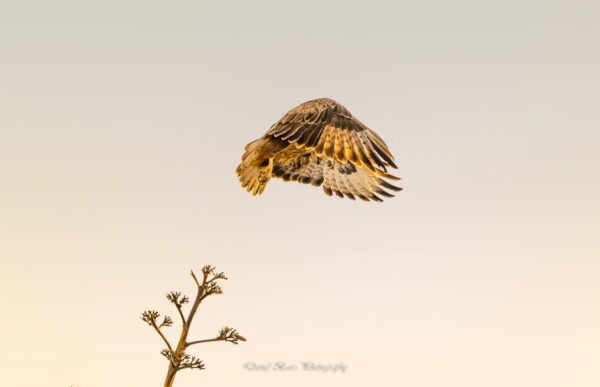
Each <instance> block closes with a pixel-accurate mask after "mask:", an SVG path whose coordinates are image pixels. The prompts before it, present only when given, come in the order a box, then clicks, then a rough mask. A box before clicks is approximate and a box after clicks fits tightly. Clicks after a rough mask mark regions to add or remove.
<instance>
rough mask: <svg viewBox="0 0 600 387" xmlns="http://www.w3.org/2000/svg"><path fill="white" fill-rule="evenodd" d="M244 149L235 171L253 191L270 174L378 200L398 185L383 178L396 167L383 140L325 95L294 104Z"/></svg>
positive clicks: (264, 183)
mask: <svg viewBox="0 0 600 387" xmlns="http://www.w3.org/2000/svg"><path fill="white" fill-rule="evenodd" d="M244 150H245V152H244V155H243V156H242V162H241V163H240V165H239V166H238V167H237V169H236V172H237V175H238V178H239V180H240V183H241V184H242V187H243V188H245V189H246V191H248V192H252V194H253V195H260V194H262V193H263V191H264V190H265V187H266V186H267V183H268V182H269V180H271V178H272V177H276V178H279V179H283V180H284V181H297V182H299V183H303V184H308V183H310V184H312V185H314V186H317V187H318V186H321V185H322V186H323V191H325V193H326V194H327V195H329V196H331V195H332V194H334V193H335V194H336V195H337V196H339V197H341V198H343V197H347V198H350V199H352V200H354V199H355V198H356V197H358V198H360V199H362V200H365V201H369V200H374V201H378V202H380V201H382V199H381V197H380V196H384V197H392V196H394V195H392V194H391V193H389V192H388V191H400V190H401V188H399V187H396V186H394V185H392V184H390V183H388V182H387V181H386V180H384V179H389V180H400V178H398V177H396V176H393V175H390V174H389V173H388V172H387V167H394V168H398V167H397V166H396V164H394V157H393V156H392V154H391V153H390V151H389V149H388V147H387V145H386V144H385V142H383V140H382V139H381V137H379V136H378V135H377V133H375V132H374V131H373V130H371V129H370V128H369V127H367V126H366V125H365V124H363V123H362V122H360V121H359V120H357V119H356V118H355V117H353V116H352V114H350V112H349V111H348V110H347V109H346V108H345V107H343V106H342V105H341V104H339V103H338V102H336V101H334V100H332V99H329V98H320V99H315V100H312V101H308V102H305V103H303V104H301V105H299V106H297V107H295V108H293V109H292V110H290V111H289V112H287V113H286V114H285V115H284V116H283V117H282V118H281V119H280V120H279V121H277V122H276V123H275V124H274V125H273V126H271V128H270V129H269V130H268V131H267V133H266V134H265V135H264V136H262V137H261V138H259V139H258V140H255V141H252V142H251V143H249V144H248V145H246V148H245V149H244ZM386 190H387V191H386ZM378 195H380V196H378Z"/></svg>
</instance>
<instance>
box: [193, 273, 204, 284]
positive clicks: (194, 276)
mask: <svg viewBox="0 0 600 387" xmlns="http://www.w3.org/2000/svg"><path fill="white" fill-rule="evenodd" d="M192 277H193V278H194V281H196V285H198V287H201V286H202V285H200V282H198V278H196V274H194V271H193V270H192Z"/></svg>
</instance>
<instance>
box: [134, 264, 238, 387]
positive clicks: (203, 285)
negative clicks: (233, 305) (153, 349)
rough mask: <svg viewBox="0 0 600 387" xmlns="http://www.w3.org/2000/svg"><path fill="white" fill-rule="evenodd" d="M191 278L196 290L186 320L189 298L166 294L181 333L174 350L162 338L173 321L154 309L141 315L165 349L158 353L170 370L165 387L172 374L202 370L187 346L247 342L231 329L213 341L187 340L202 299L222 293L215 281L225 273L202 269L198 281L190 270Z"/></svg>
mask: <svg viewBox="0 0 600 387" xmlns="http://www.w3.org/2000/svg"><path fill="white" fill-rule="evenodd" d="M192 278H193V279H194V282H196V286H197V287H198V290H197V293H196V298H195V299H194V302H193V303H192V308H191V309H190V311H189V313H188V316H187V318H186V317H185V316H184V313H183V305H184V304H187V303H189V301H190V299H189V298H188V297H187V296H185V295H182V294H181V293H180V292H170V293H169V294H167V299H168V300H169V301H170V302H171V303H172V304H173V305H175V307H176V308H177V312H178V313H179V317H180V318H181V323H182V325H181V334H180V336H179V341H178V343H177V346H176V347H173V346H172V345H171V343H170V342H169V340H168V339H167V338H166V336H165V335H164V333H163V331H162V328H165V327H170V326H172V325H173V320H172V319H171V317H169V316H164V317H163V318H162V320H160V313H158V312H157V311H155V310H147V311H145V312H144V313H142V320H143V321H144V322H146V323H147V324H148V325H150V326H151V327H152V328H154V330H155V331H156V333H158V334H159V336H160V337H161V338H162V340H163V341H164V343H165V344H166V345H167V348H165V349H163V350H162V351H161V354H162V355H163V356H164V357H166V358H167V360H168V361H169V369H168V371H167V377H166V379H165V384H164V387H171V386H173V382H174V381H175V375H176V374H177V372H178V371H181V370H183V369H187V368H189V369H198V370H202V369H204V363H203V362H202V360H200V359H198V358H197V357H196V356H192V355H189V354H187V353H186V352H185V351H186V349H187V348H188V347H190V346H192V345H194V344H201V343H210V342H212V341H225V342H229V343H233V344H238V342H240V341H246V339H245V338H244V337H243V336H242V335H240V334H239V333H238V332H237V331H236V330H235V329H233V328H230V327H224V328H222V329H221V330H220V331H219V333H218V335H217V336H216V337H214V338H212V339H205V340H195V341H188V338H187V337H188V333H189V331H190V327H191V325H192V321H193V320H194V316H195V315H196V312H197V311H198V307H199V306H200V304H201V303H202V301H204V299H205V298H206V297H208V296H211V295H213V294H222V293H223V290H222V289H221V287H220V286H219V285H218V284H217V281H218V280H226V279H227V277H225V274H223V273H216V272H215V268H214V267H212V266H204V267H203V268H202V280H201V281H199V280H198V278H197V277H196V275H195V274H194V272H193V271H192Z"/></svg>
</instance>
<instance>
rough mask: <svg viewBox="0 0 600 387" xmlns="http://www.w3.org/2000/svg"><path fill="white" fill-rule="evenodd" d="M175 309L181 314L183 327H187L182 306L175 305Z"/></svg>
mask: <svg viewBox="0 0 600 387" xmlns="http://www.w3.org/2000/svg"><path fill="white" fill-rule="evenodd" d="M175 307H176V308H177V311H178V312H179V316H180V317H181V322H182V323H183V325H185V324H186V322H185V317H184V316H183V311H182V310H181V306H180V305H179V304H175Z"/></svg>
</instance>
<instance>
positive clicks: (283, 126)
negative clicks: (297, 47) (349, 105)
mask: <svg viewBox="0 0 600 387" xmlns="http://www.w3.org/2000/svg"><path fill="white" fill-rule="evenodd" d="M267 135H270V136H273V137H276V138H279V139H282V140H285V141H287V142H289V143H292V144H295V145H296V146H297V147H306V148H310V149H311V150H313V151H314V153H315V154H317V155H319V156H325V157H326V158H327V159H329V160H334V161H338V162H340V163H343V164H344V163H347V162H351V163H352V164H354V165H356V166H359V167H360V166H364V167H366V168H368V169H370V170H371V171H376V170H378V171H381V172H383V173H382V175H383V176H385V175H386V172H387V169H386V167H387V166H391V167H394V168H397V167H396V164H395V163H394V157H393V156H392V154H391V152H390V151H389V149H388V147H387V145H386V144H385V143H384V141H383V140H382V139H381V137H379V136H378V135H377V134H376V133H375V132H374V131H372V130H371V129H369V128H368V127H367V126H366V125H364V124H363V123H362V122H360V121H359V120H357V119H356V118H354V117H353V116H352V114H350V112H349V111H348V110H346V108H344V107H343V106H342V105H340V104H339V103H337V102H336V101H334V100H332V99H328V98H322V99H316V100H313V101H308V102H305V103H303V104H301V105H299V106H297V107H296V108H294V109H292V110H290V111H289V112H288V113H287V114H285V115H284V116H283V117H282V118H281V119H280V120H279V121H278V122H276V123H275V124H274V125H273V126H272V127H271V128H270V129H269V131H268V132H267ZM389 177H391V178H393V176H389Z"/></svg>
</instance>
